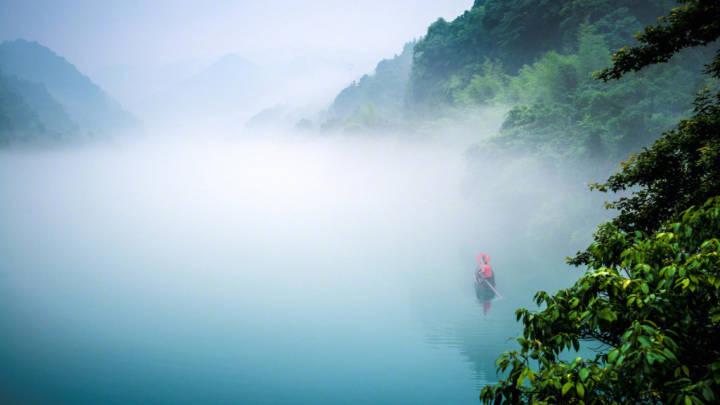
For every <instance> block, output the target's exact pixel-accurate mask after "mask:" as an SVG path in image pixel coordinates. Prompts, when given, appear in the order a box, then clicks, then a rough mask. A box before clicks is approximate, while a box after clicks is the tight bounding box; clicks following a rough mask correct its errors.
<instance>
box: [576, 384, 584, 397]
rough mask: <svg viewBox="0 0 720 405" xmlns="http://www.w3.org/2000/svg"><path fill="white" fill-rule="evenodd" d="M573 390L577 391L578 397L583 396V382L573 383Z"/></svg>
mask: <svg viewBox="0 0 720 405" xmlns="http://www.w3.org/2000/svg"><path fill="white" fill-rule="evenodd" d="M575 390H576V391H577V393H578V395H579V396H580V398H582V397H584V396H585V386H584V385H583V383H581V382H579V383H577V384H575Z"/></svg>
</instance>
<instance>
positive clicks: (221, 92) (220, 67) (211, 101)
mask: <svg viewBox="0 0 720 405" xmlns="http://www.w3.org/2000/svg"><path fill="white" fill-rule="evenodd" d="M267 85H268V79H267V75H266V74H265V72H264V71H263V69H261V68H260V67H258V66H256V65H255V64H254V63H252V62H250V61H249V60H247V59H245V58H244V57H242V56H240V55H237V54H228V55H224V56H222V57H220V58H219V59H217V60H216V61H215V62H213V63H211V64H210V65H209V66H207V67H205V68H203V69H201V70H200V71H198V72H197V73H195V74H194V75H192V76H191V77H189V78H188V79H186V80H184V81H182V82H180V83H179V84H177V85H176V86H174V87H173V88H172V89H169V90H168V91H166V92H164V93H161V94H159V95H157V96H156V97H155V98H154V99H155V100H156V102H155V105H156V106H157V109H156V110H154V111H151V113H152V115H154V116H155V117H156V118H159V119H160V120H172V121H176V120H178V119H182V120H191V121H194V120H202V121H204V122H208V121H212V122H221V123H230V122H239V121H240V122H241V121H244V120H242V119H240V117H242V116H243V114H248V112H249V111H251V110H254V109H256V108H257V106H258V104H259V98H260V97H262V96H263V94H264V92H265V91H266V90H267Z"/></svg>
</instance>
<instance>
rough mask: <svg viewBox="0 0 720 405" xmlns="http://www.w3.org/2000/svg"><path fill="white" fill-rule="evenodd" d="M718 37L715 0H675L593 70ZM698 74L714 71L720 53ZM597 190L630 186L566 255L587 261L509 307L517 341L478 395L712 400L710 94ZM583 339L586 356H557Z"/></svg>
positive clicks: (718, 136)
mask: <svg viewBox="0 0 720 405" xmlns="http://www.w3.org/2000/svg"><path fill="white" fill-rule="evenodd" d="M718 37H720V3H718V2H717V1H716V0H684V1H683V0H681V1H680V6H679V7H677V8H674V9H673V10H672V11H671V13H670V14H669V15H668V16H667V17H665V18H663V19H661V20H660V22H659V24H658V25H656V26H650V27H647V28H646V29H645V30H644V32H643V33H642V34H641V35H639V36H638V40H639V42H640V44H639V45H638V46H636V47H631V48H623V49H621V50H620V51H619V52H617V53H616V54H614V55H613V66H612V67H611V68H609V69H607V70H605V71H603V72H602V73H601V74H600V78H601V79H603V80H606V81H607V80H611V79H617V78H620V77H622V76H623V75H624V74H625V73H627V72H631V71H636V70H639V69H642V68H644V67H646V66H649V65H652V64H656V63H661V62H666V61H668V60H669V59H670V58H671V57H672V55H673V54H675V53H677V52H679V51H680V50H681V49H683V48H687V47H693V46H699V45H708V44H711V43H712V42H714V41H715V40H717V38H718ZM707 72H708V73H709V74H710V75H711V76H712V77H714V78H716V79H717V78H720V53H717V54H716V55H715V58H714V59H713V61H712V62H711V63H710V64H709V65H708V67H707ZM595 188H597V189H599V190H601V191H616V192H617V191H623V190H624V191H632V193H630V194H629V195H628V196H627V197H622V198H620V199H619V200H617V201H616V202H614V203H612V204H610V206H611V207H612V208H615V209H617V210H618V211H619V214H618V216H617V217H616V218H615V219H614V220H612V221H611V222H609V223H607V224H604V225H602V226H600V228H599V229H598V231H597V233H596V234H595V241H594V243H593V244H592V245H591V246H590V247H589V248H588V249H587V250H586V251H585V252H584V253H582V254H579V255H578V256H577V257H576V258H575V259H573V260H572V261H571V262H572V263H574V264H585V265H587V266H588V268H589V271H588V272H587V273H585V274H584V275H583V276H582V277H581V278H580V279H579V280H578V281H577V282H576V283H575V284H574V285H573V286H572V287H570V288H568V289H564V290H561V291H559V292H558V293H557V294H555V295H550V294H548V293H545V292H539V293H537V294H536V296H535V301H536V303H537V304H538V305H544V308H543V309H542V310H540V311H538V312H531V311H529V310H527V309H519V310H518V311H517V316H518V320H521V321H522V324H523V327H524V330H523V334H522V336H521V337H520V338H518V343H519V344H520V348H519V349H518V350H515V351H511V352H508V353H505V354H503V355H502V356H501V357H500V358H499V359H498V369H499V371H501V372H503V373H505V374H504V376H503V378H501V379H500V381H499V382H498V383H497V384H496V385H493V386H487V387H485V388H484V389H483V390H482V393H481V395H480V397H481V399H482V400H483V401H484V402H486V403H493V402H494V403H502V402H510V403H519V402H532V403H560V402H563V403H653V404H654V403H684V404H693V403H703V402H705V401H706V402H713V401H716V400H717V399H718V398H720V345H718V344H717V341H718V336H720V240H719V236H720V197H716V196H717V194H720V94H718V93H715V94H714V95H713V94H712V93H711V92H710V90H706V91H703V92H701V93H700V94H699V95H698V97H697V100H696V103H695V111H694V114H693V116H692V117H690V118H688V119H686V120H683V121H682V122H680V124H679V125H678V126H677V128H675V129H674V130H672V131H669V132H667V133H665V134H664V135H663V136H662V137H661V138H660V139H659V140H658V141H656V142H655V143H654V144H653V145H652V146H651V147H650V148H647V149H645V150H643V151H641V152H640V153H639V154H638V155H637V156H635V157H633V158H631V159H630V160H629V161H627V162H625V163H624V164H623V168H622V170H621V171H620V172H619V173H617V174H615V175H614V176H612V177H610V179H609V180H608V181H607V182H606V183H604V184H599V185H596V186H595ZM581 342H592V343H590V346H599V347H597V348H595V351H596V354H595V355H594V356H593V357H592V358H582V357H577V358H576V359H575V360H572V361H570V360H566V357H567V356H568V355H569V353H568V351H570V350H576V351H577V350H578V349H579V348H580V346H581Z"/></svg>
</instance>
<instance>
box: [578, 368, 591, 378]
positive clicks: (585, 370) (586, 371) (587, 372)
mask: <svg viewBox="0 0 720 405" xmlns="http://www.w3.org/2000/svg"><path fill="white" fill-rule="evenodd" d="M578 374H579V375H580V381H585V380H587V378H588V376H589V375H590V369H588V368H583V369H581V370H580V372H579V373H578Z"/></svg>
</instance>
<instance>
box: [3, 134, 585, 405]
mask: <svg viewBox="0 0 720 405" xmlns="http://www.w3.org/2000/svg"><path fill="white" fill-rule="evenodd" d="M467 171H468V165H467V162H466V158H465V155H464V149H463V148H461V147H459V146H457V145H449V144H448V145H440V144H438V143H437V142H432V141H407V140H385V139H380V138H372V139H370V140H367V139H358V138H337V137H329V138H317V139H311V140H300V139H297V138H282V139H253V140H237V139H235V140H232V139H217V140H205V141H198V140H183V141H172V142H161V141H156V142H150V141H140V142H131V143H127V144H115V145H105V146H86V147H77V148H72V149H63V150H48V151H5V152H1V153H0V224H2V225H1V226H0V328H1V330H2V331H3V332H2V335H1V336H0V361H1V362H2V364H3V367H2V368H0V395H1V396H2V398H3V399H4V401H5V402H18V403H33V402H37V403H72V404H84V403H88V404H96V403H104V404H112V403H116V404H127V403H238V402H242V403H260V404H261V403H317V404H320V403H368V404H377V403H443V404H444V403H453V404H463V403H476V402H477V395H478V391H479V389H480V388H481V387H482V386H483V385H484V384H486V383H488V382H492V381H494V380H495V379H496V376H495V366H494V360H495V358H496V357H497V355H498V354H499V353H501V352H502V351H503V350H507V349H508V348H510V347H512V341H509V339H510V338H512V337H514V336H516V335H517V333H518V331H519V329H518V325H517V324H516V323H515V322H514V310H515V308H516V307H518V306H519V305H527V304H528V303H529V301H530V297H531V295H532V292H533V291H535V290H537V289H540V288H547V289H554V288H556V287H557V286H559V285H563V284H564V283H566V282H567V280H570V279H571V278H572V277H574V275H572V274H567V273H566V271H565V270H564V267H563V266H562V265H561V263H562V257H561V256H557V257H556V256H554V255H550V254H548V255H547V257H537V256H535V257H532V256H528V255H524V254H523V252H525V250H524V246H525V245H528V244H530V243H531V242H529V241H527V240H525V239H524V236H523V235H522V234H521V233H515V232H507V233H503V232H502V231H501V230H502V229H506V228H504V224H503V223H501V221H506V219H502V218H508V217H509V216H508V215H506V214H507V213H500V212H498V210H501V209H503V208H502V207H501V206H498V204H493V203H492V201H490V200H491V199H492V197H491V195H492V193H487V196H486V197H483V195H484V194H483V193H480V197H477V194H478V193H472V192H470V193H469V192H468V187H470V188H472V187H475V185H473V184H470V185H468V172H467ZM492 175H493V173H492V172H491V171H488V176H492ZM469 196H472V197H469ZM507 209H512V207H507ZM501 214H503V215H501ZM507 229H517V224H507ZM480 250H486V251H488V252H489V253H491V255H492V256H493V263H494V265H495V269H496V274H497V280H498V288H499V289H500V290H501V292H502V293H503V296H504V298H503V299H500V300H496V301H494V302H493V303H492V308H491V310H490V311H489V312H488V313H487V314H484V313H483V307H482V304H481V303H480V302H478V300H477V299H476V297H475V294H474V291H473V287H472V283H471V280H472V266H473V263H474V256H475V254H477V253H478V252H479V251H480Z"/></svg>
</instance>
